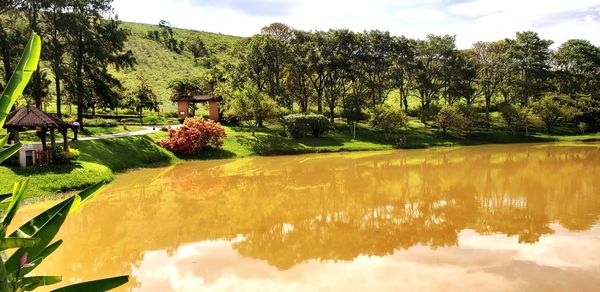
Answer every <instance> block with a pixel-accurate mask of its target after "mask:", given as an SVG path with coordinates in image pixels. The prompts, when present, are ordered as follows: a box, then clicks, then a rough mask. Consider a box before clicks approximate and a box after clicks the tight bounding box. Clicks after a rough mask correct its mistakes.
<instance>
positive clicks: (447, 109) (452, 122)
mask: <svg viewBox="0 0 600 292" xmlns="http://www.w3.org/2000/svg"><path fill="white" fill-rule="evenodd" d="M464 123H465V116H464V115H463V113H462V112H460V110H459V109H458V108H457V107H456V106H449V105H447V106H444V107H442V109H440V111H439V112H438V114H437V124H438V127H440V128H441V129H442V131H443V132H444V134H446V133H447V130H448V129H449V128H454V129H457V130H460V129H462V127H463V126H464Z"/></svg>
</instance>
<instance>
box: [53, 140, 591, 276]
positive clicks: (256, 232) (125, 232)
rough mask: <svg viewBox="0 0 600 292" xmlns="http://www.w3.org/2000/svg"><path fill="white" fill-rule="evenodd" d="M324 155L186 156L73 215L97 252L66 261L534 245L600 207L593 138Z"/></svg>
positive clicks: (284, 260)
mask: <svg viewBox="0 0 600 292" xmlns="http://www.w3.org/2000/svg"><path fill="white" fill-rule="evenodd" d="M315 157H316V156H315ZM315 157H313V156H298V157H280V158H259V159H242V160H235V161H221V162H215V161H213V162H202V163H201V164H186V165H182V166H177V167H174V168H172V170H170V171H169V172H167V173H164V174H161V175H160V177H159V179H158V181H157V182H155V184H154V185H153V186H151V187H150V186H148V187H146V186H141V187H139V188H134V189H129V190H123V191H119V192H117V193H114V194H112V195H111V196H105V197H100V198H99V199H98V201H96V202H94V203H93V205H90V208H88V209H92V208H93V214H91V213H92V212H89V213H88V212H87V211H86V213H85V214H81V215H80V216H75V217H73V218H71V219H70V221H71V222H68V224H67V225H66V226H65V230H64V231H63V235H64V236H63V237H64V238H65V241H66V242H67V240H71V241H73V242H75V243H74V244H77V245H76V246H83V247H89V250H91V251H88V249H86V248H82V249H78V252H76V253H73V254H69V253H66V252H65V253H63V254H61V255H62V256H59V258H60V261H61V262H63V263H65V262H67V263H78V264H77V265H74V266H72V269H73V270H74V271H77V272H81V271H80V267H81V266H85V267H86V268H89V267H93V269H90V271H101V270H107V271H109V272H111V271H112V272H113V273H114V271H124V272H126V271H129V269H130V268H131V265H133V266H138V265H139V263H140V261H141V260H142V259H143V257H144V254H145V252H146V251H151V250H175V249H177V248H178V247H180V246H181V245H182V244H186V243H193V242H199V241H205V240H232V239H234V238H236V237H238V235H241V236H242V239H241V240H236V241H235V243H234V244H233V247H234V249H235V250H237V251H238V252H239V253H240V254H242V255H244V256H247V257H250V258H256V259H261V260H265V261H266V262H268V263H269V264H270V265H272V266H275V267H277V268H279V269H288V268H291V267H293V266H295V265H297V264H299V263H302V262H306V261H308V260H339V261H349V260H352V259H354V258H356V257H357V256H359V255H373V256H383V255H390V254H392V253H394V251H395V250H397V249H408V248H410V247H412V246H417V245H422V246H430V247H432V248H439V247H445V246H456V245H459V244H460V242H459V240H458V234H459V233H460V232H461V231H462V230H465V229H472V230H475V231H476V232H478V233H480V234H496V233H499V234H505V235H508V236H515V237H517V238H518V240H519V242H522V243H535V242H537V241H538V240H539V238H540V237H541V236H544V235H547V234H551V233H552V229H551V228H550V227H549V225H550V223H553V222H558V223H560V224H561V225H562V226H564V227H566V228H568V229H570V230H586V229H589V228H590V227H591V226H592V225H593V224H595V222H596V221H597V218H598V216H599V215H600V198H599V196H598V195H597V194H598V193H600V192H599V191H600V182H598V180H597V178H596V176H597V173H600V169H599V168H600V166H599V165H600V163H599V162H600V152H599V151H598V148H595V147H556V148H553V147H552V148H548V147H534V146H525V145H523V146H506V147H500V146H498V147H495V148H488V147H473V148H464V149H458V150H440V151H404V152H396V153H393V154H375V155H370V156H366V157H360V156H359V155H358V154H356V155H352V154H349V155H344V156H339V155H331V156H327V155H326V156H319V157H318V158H315ZM132 175H133V174H132ZM119 184H123V186H128V181H124V180H117V181H116V182H115V184H114V185H113V188H114V189H124V187H123V188H118V187H117V186H119ZM107 222H109V223H107ZM113 223H114V224H113ZM90 229H91V230H95V233H92V234H90V232H89V230H90ZM78 234H86V237H85V238H80V237H79V236H77V235H78ZM97 246H103V247H104V248H102V249H98V248H93V247H97ZM80 251H81V252H80ZM86 252H88V253H90V254H88V255H86V254H85V253H86ZM82 253H83V255H82ZM97 275H98V274H97V273H96V272H94V277H96V276H97ZM100 276H101V275H100Z"/></svg>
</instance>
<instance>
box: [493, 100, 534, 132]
mask: <svg viewBox="0 0 600 292" xmlns="http://www.w3.org/2000/svg"><path fill="white" fill-rule="evenodd" d="M499 111H500V114H501V116H502V119H503V120H504V122H505V123H506V126H507V127H508V128H509V129H510V130H511V131H512V133H513V135H516V134H517V133H518V132H519V131H520V130H522V129H524V130H525V134H526V135H528V134H529V133H528V132H529V126H530V125H531V122H532V119H533V117H532V114H533V112H532V109H531V107H530V106H521V105H519V104H516V105H513V104H510V103H503V104H501V105H500V109H499Z"/></svg>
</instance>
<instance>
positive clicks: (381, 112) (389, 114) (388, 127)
mask: <svg viewBox="0 0 600 292" xmlns="http://www.w3.org/2000/svg"><path fill="white" fill-rule="evenodd" d="M407 124H408V117H407V116H406V113H404V111H402V110H401V109H400V108H394V107H391V106H378V107H377V108H376V109H375V112H374V113H373V117H372V118H371V125H372V126H373V127H374V128H376V129H379V130H381V131H383V132H384V133H385V138H386V139H387V138H389V137H390V135H391V134H392V133H393V132H394V130H396V129H398V128H401V127H404V126H406V125H407Z"/></svg>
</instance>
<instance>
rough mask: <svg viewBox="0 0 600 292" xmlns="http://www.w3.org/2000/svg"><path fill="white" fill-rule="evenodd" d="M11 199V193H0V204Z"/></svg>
mask: <svg viewBox="0 0 600 292" xmlns="http://www.w3.org/2000/svg"><path fill="white" fill-rule="evenodd" d="M11 200H12V194H1V195H0V204H4V203H8V202H10V201H11Z"/></svg>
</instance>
